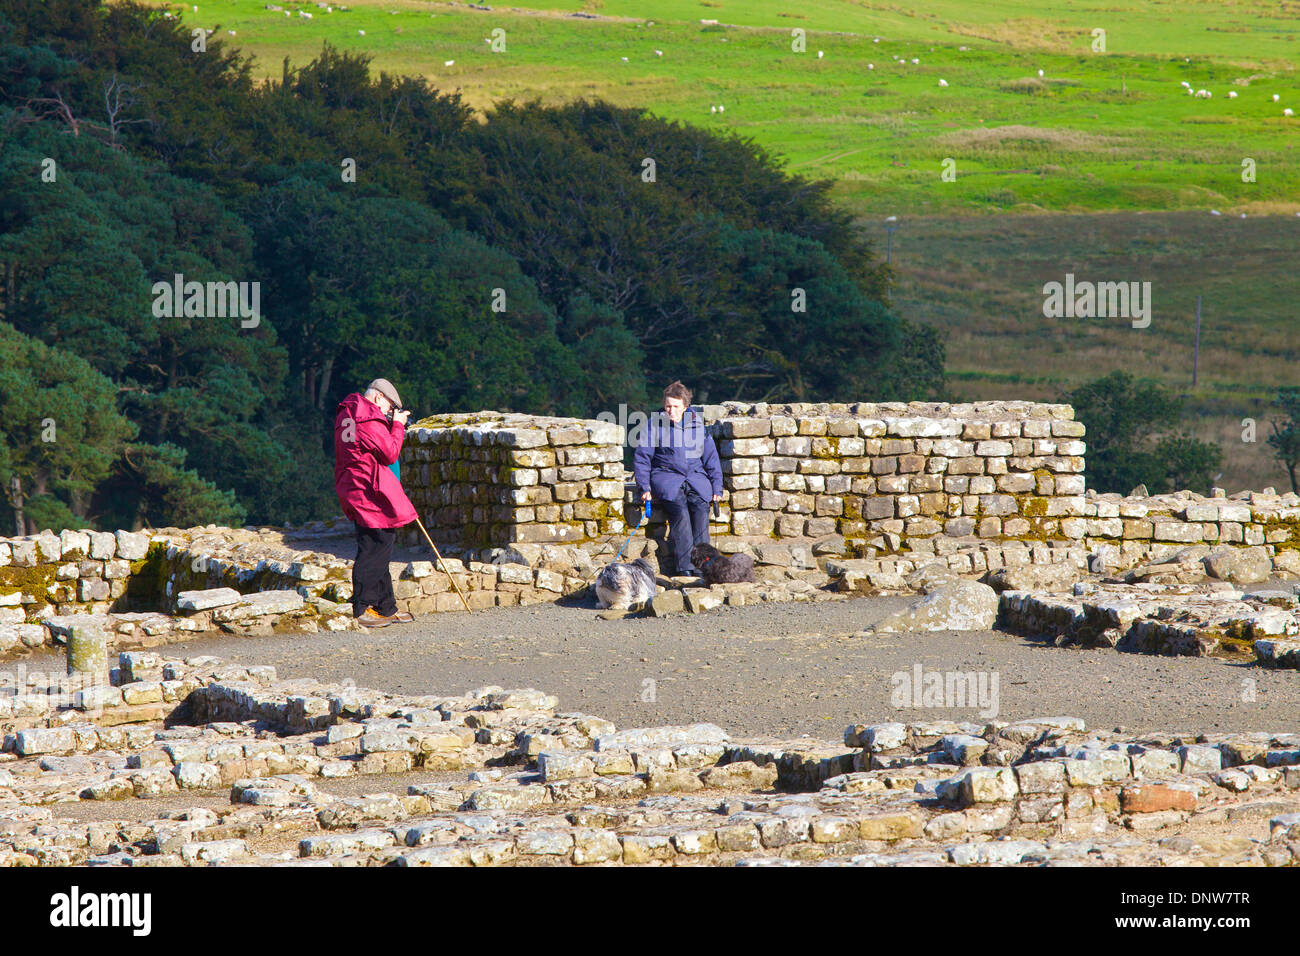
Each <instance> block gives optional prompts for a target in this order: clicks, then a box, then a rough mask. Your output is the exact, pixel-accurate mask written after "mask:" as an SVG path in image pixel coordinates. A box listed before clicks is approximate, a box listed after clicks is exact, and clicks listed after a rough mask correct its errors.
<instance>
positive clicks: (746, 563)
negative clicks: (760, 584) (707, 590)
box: [691, 544, 754, 584]
mask: <svg viewBox="0 0 1300 956" xmlns="http://www.w3.org/2000/svg"><path fill="white" fill-rule="evenodd" d="M691 563H692V564H694V565H695V566H696V567H697V568H699V569H700V574H701V575H702V576H703V577H704V581H705V583H706V584H740V583H741V582H745V581H748V582H750V583H751V584H752V583H753V581H754V559H753V558H751V557H750V556H749V555H747V554H723V553H722V552H721V551H719V550H718V549H717V548H715V547H713V546H712V545H708V544H697V545H696V546H695V547H693V548H691Z"/></svg>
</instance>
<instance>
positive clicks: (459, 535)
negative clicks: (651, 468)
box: [402, 412, 623, 548]
mask: <svg viewBox="0 0 1300 956" xmlns="http://www.w3.org/2000/svg"><path fill="white" fill-rule="evenodd" d="M402 468H403V478H404V482H405V486H406V489H407V492H408V494H409V496H410V498H411V501H412V503H413V504H414V505H415V506H416V509H417V510H418V511H419V512H420V515H421V517H422V520H423V521H424V525H425V527H426V529H427V530H428V531H429V534H430V535H431V536H432V537H433V538H434V540H435V541H436V542H438V543H439V544H440V545H441V544H451V545H459V546H461V547H465V548H483V547H492V546H497V545H499V546H508V545H511V544H516V543H520V542H527V543H532V542H550V543H565V542H577V541H586V540H591V539H593V538H597V537H599V536H600V535H604V534H610V533H613V532H617V531H621V530H622V529H623V517H622V514H621V513H620V509H619V508H618V501H619V499H621V498H622V496H623V452H622V447H621V445H620V444H619V436H618V429H617V427H616V426H614V425H612V424H610V423H607V422H600V421H586V420H583V419H572V418H546V417H540V416H535V415H517V414H506V413H500V412H476V413H473V414H464V415H438V416H434V417H432V418H426V419H424V420H422V421H420V422H417V423H414V424H413V425H412V426H411V428H410V429H409V430H408V432H407V438H406V443H405V445H404V446H403V449H402ZM406 540H407V541H408V542H410V543H415V542H417V541H418V540H419V531H418V529H415V528H410V529H408V530H407V532H406Z"/></svg>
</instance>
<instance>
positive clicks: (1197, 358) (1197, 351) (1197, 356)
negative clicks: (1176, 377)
mask: <svg viewBox="0 0 1300 956" xmlns="http://www.w3.org/2000/svg"><path fill="white" fill-rule="evenodd" d="M1200 364H1201V297H1200V296H1199V295H1198V296H1197V297H1196V344H1195V345H1193V346H1192V388H1195V387H1196V373H1197V371H1198V369H1199V367H1200Z"/></svg>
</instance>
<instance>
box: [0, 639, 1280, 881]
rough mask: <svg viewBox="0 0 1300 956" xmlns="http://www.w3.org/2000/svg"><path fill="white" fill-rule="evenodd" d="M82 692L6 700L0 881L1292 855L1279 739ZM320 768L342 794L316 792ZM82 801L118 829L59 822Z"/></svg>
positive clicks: (228, 674) (0, 753)
mask: <svg viewBox="0 0 1300 956" xmlns="http://www.w3.org/2000/svg"><path fill="white" fill-rule="evenodd" d="M27 690H28V691H31V690H32V689H30V688H29V689H27ZM105 690H106V691H111V693H105V694H103V695H99V697H102V698H103V700H102V706H101V702H100V701H99V700H97V701H96V702H95V705H94V706H87V702H86V700H85V699H84V698H83V699H82V700H81V701H79V702H76V703H78V704H79V706H72V705H71V702H68V701H60V700H58V699H57V697H56V696H54V695H51V694H36V693H31V692H28V693H24V694H22V695H17V696H15V695H12V694H11V695H9V696H8V698H7V699H8V702H9V704H10V707H9V713H8V714H7V715H5V716H4V717H3V718H2V719H0V723H2V724H3V727H4V740H3V748H2V750H0V865H8V866H61V865H81V864H84V865H91V866H221V865H244V864H254V865H270V866H300V865H311V866H317V865H326V866H502V865H523V866H554V865H577V866H583V865H625V866H629V865H649V866H662V865H698V864H708V865H737V866H754V865H802V864H816V865H850V866H915V865H955V866H970V865H996V866H1010V865H1095V866H1115V865H1201V864H1225V865H1270V866H1276V865H1288V864H1294V863H1296V862H1300V734H1293V733H1248V734H1191V733H1173V732H1171V733H1152V734H1144V735H1131V734H1124V733H1120V732H1100V731H1096V730H1089V729H1088V728H1086V727H1085V726H1084V723H1083V721H1081V720H1079V719H1077V718H1073V717H1068V716H1060V717H1046V718H1034V719H1025V720H1019V721H1010V722H1009V721H992V722H989V723H986V724H976V723H970V722H953V721H945V720H933V721H926V722H913V723H902V722H892V723H876V724H860V725H855V726H852V727H849V728H848V729H847V730H846V731H845V734H844V738H843V741H842V742H840V741H818V740H812V739H810V738H800V739H798V740H778V739H749V740H737V739H734V738H732V737H731V736H730V735H729V734H728V733H727V732H726V731H725V730H724V729H722V728H719V727H717V726H714V725H712V724H695V725H691V726H685V727H657V728H635V729H629V730H623V731H619V730H617V729H616V728H615V727H614V726H613V725H612V724H611V723H610V722H609V721H606V720H602V719H601V718H598V717H594V716H591V715H586V714H576V713H566V712H560V711H559V710H558V707H559V702H558V701H557V700H556V698H555V697H553V696H551V695H548V694H545V693H544V692H542V691H538V690H535V689H517V690H511V689H506V688H502V687H482V688H478V689H475V690H472V691H469V692H467V693H465V694H462V695H459V696H442V695H423V696H412V695H392V694H384V693H380V692H376V691H371V690H365V689H361V688H355V687H351V686H348V685H339V684H323V683H319V682H316V681H313V680H294V681H286V680H281V679H279V678H278V677H277V676H276V674H275V672H274V669H273V668H270V667H241V666H235V665H227V664H224V663H223V662H221V661H219V660H217V659H215V658H210V657H200V658H191V659H189V660H185V661H182V660H170V659H165V658H163V657H161V656H159V655H157V654H154V653H151V652H129V653H123V654H122V655H121V656H120V659H119V661H118V666H117V667H116V668H115V669H114V672H113V681H112V684H111V686H110V687H107V688H105ZM38 699H39V700H43V701H45V705H44V706H37V705H35V704H33V703H32V701H35V700H38ZM19 702H21V703H19ZM15 704H17V705H18V706H15ZM392 774H401V775H404V780H405V781H409V780H410V779H411V776H410V775H412V774H416V775H426V776H428V782H415V783H410V782H404V784H403V785H397V786H394V785H393V784H391V783H388V782H387V779H386V778H388V777H389V776H390V775H392ZM340 777H362V778H364V779H365V780H366V790H365V792H364V793H362V794H360V795H356V796H340V795H337V794H335V793H333V792H331V781H333V780H337V779H338V778H340ZM190 796H192V797H193V798H194V801H195V802H193V803H192V804H191V805H190V806H184V804H185V803H186V798H187V797H190ZM215 796H221V798H222V800H221V802H219V803H217V804H215V805H213V800H212V798H213V797H215ZM90 800H96V801H104V800H108V801H115V803H114V806H120V807H121V810H122V812H121V814H120V816H119V817H118V818H116V819H114V820H107V821H96V822H81V823H78V822H74V821H73V820H71V819H68V818H67V816H66V813H67V812H68V811H67V808H68V807H69V806H70V805H73V804H77V803H79V802H81V801H90ZM150 800H153V801H159V802H160V804H159V805H162V806H165V807H167V809H163V810H158V811H151V809H150V806H151V805H150V804H149V803H148V802H147V801H150ZM203 801H206V803H207V804H208V805H201V803H202V802H203Z"/></svg>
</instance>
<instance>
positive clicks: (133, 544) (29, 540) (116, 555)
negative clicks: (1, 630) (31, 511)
mask: <svg viewBox="0 0 1300 956" xmlns="http://www.w3.org/2000/svg"><path fill="white" fill-rule="evenodd" d="M150 543H151V540H150V537H149V535H147V534H133V533H131V532H129V531H118V532H112V531H64V532H61V533H60V534H55V533H53V532H52V531H44V532H42V533H40V534H37V535H28V536H26V537H21V538H0V624H20V623H22V622H24V621H27V620H30V619H33V618H34V617H35V616H37V615H40V614H48V613H53V614H74V613H83V612H84V613H95V612H103V611H107V610H109V609H110V608H113V607H120V606H122V604H123V602H124V601H125V599H126V598H127V591H128V588H129V585H130V579H131V577H132V575H133V574H135V573H136V572H138V571H139V570H140V569H141V567H142V566H143V563H144V559H145V557H146V555H147V554H148V551H149V546H150Z"/></svg>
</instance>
